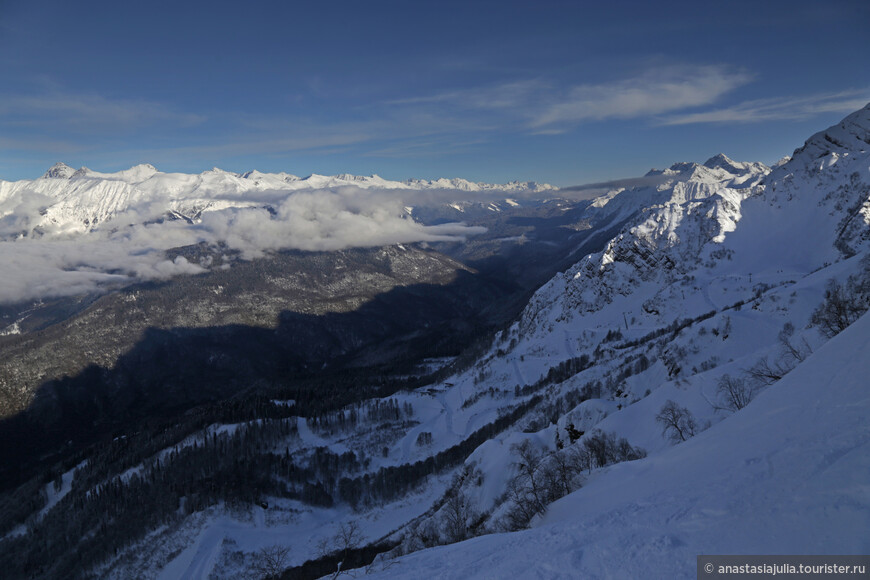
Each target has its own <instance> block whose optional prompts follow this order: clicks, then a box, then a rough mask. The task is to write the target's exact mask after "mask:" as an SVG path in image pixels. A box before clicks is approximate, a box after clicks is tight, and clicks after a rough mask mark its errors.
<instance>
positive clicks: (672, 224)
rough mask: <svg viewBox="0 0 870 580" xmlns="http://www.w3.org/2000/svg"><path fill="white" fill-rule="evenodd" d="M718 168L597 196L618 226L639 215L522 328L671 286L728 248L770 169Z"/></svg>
mask: <svg viewBox="0 0 870 580" xmlns="http://www.w3.org/2000/svg"><path fill="white" fill-rule="evenodd" d="M726 160H727V162H726ZM711 165H713V167H708V166H707V165H706V164H705V165H700V164H698V163H691V162H685V163H675V164H674V165H672V166H671V167H669V168H668V169H665V170H653V171H651V172H650V173H648V174H647V177H660V178H663V180H662V181H661V182H659V183H657V184H654V185H649V186H646V187H635V188H631V189H626V190H620V191H617V192H610V193H608V194H606V195H604V196H602V197H600V198H598V199H596V200H595V201H594V202H593V203H592V207H594V208H596V209H597V210H599V211H606V212H612V213H613V214H614V216H617V217H615V219H614V221H616V219H623V218H621V217H620V216H624V217H627V216H629V215H634V216H635V217H633V218H631V219H630V220H629V221H628V223H626V224H625V225H624V226H623V228H622V231H621V232H620V233H619V234H618V235H617V236H616V237H614V238H613V239H611V240H610V242H608V244H607V246H606V247H605V249H604V250H603V251H601V252H598V253H596V254H590V255H588V256H586V257H585V258H584V259H583V260H581V261H580V262H578V263H577V264H575V265H574V266H573V267H572V268H569V269H568V270H567V271H566V272H565V273H564V274H562V275H560V276H557V277H556V278H554V279H553V280H551V281H550V283H548V284H547V285H546V286H544V287H543V288H542V289H541V290H539V292H538V293H537V294H536V295H535V296H534V297H533V298H532V300H531V301H530V303H529V307H528V308H527V310H526V312H525V313H524V315H523V323H522V325H521V326H522V327H523V328H524V329H526V330H531V329H533V328H540V325H541V321H542V320H545V319H547V318H550V317H554V318H556V319H567V318H571V317H573V316H574V315H576V314H577V313H591V312H595V311H598V310H600V309H601V308H603V307H604V306H606V305H607V304H610V303H611V302H613V301H614V300H615V299H616V298H617V297H618V296H620V295H621V296H628V295H630V294H632V293H634V291H635V290H636V289H637V288H638V287H640V286H642V285H643V284H645V283H652V282H654V281H656V284H667V283H668V280H673V279H676V278H679V277H681V276H683V275H684V274H685V273H686V272H688V271H690V270H691V269H693V268H695V267H697V266H698V264H699V263H701V262H702V261H703V260H704V259H706V256H707V254H708V253H709V251H705V248H707V249H708V248H709V245H710V244H720V243H722V242H723V241H724V239H725V237H726V236H727V234H729V233H730V232H733V231H734V230H735V229H736V227H737V222H738V221H739V220H740V218H741V204H742V203H743V201H744V200H746V199H747V198H749V197H751V196H754V195H758V194H760V193H761V191H762V190H763V189H762V188H763V186H762V185H761V183H762V181H763V180H764V178H765V176H766V175H767V174H768V173H769V171H770V170H769V168H768V167H766V166H765V165H764V164H761V163H739V162H735V161H732V160H730V159H728V158H727V157H725V156H724V155H723V156H721V157H718V156H717V158H714V159H713V163H711ZM720 165H721V166H720ZM725 166H727V168H726V167H725ZM732 171H733V173H732ZM639 208H644V209H642V211H640V212H638V209H639ZM651 311H655V308H654V307H651ZM546 313H550V314H546ZM544 324H546V322H545V323H544Z"/></svg>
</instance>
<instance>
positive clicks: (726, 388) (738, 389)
mask: <svg viewBox="0 0 870 580" xmlns="http://www.w3.org/2000/svg"><path fill="white" fill-rule="evenodd" d="M758 389H759V387H758V384H757V383H755V381H751V380H747V379H737V378H733V377H731V376H730V375H722V377H721V378H720V379H719V383H718V386H717V389H716V391H717V393H718V395H719V406H718V407H717V409H722V410H725V411H739V410H740V409H742V408H743V407H745V406H746V405H748V404H749V403H750V402H751V401H752V399H754V398H755V395H756V394H757V393H758Z"/></svg>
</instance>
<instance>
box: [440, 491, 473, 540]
mask: <svg viewBox="0 0 870 580" xmlns="http://www.w3.org/2000/svg"><path fill="white" fill-rule="evenodd" d="M472 514H473V509H472V506H471V502H470V501H469V500H468V498H467V497H466V495H465V494H464V493H463V492H462V490H461V489H454V490H452V493H451V494H450V495H449V496H448V498H447V501H446V502H445V503H444V527H445V530H444V531H445V532H446V534H447V539H448V540H449V541H450V542H461V541H462V540H464V539H466V538H467V537H468V520H469V519H471V518H472Z"/></svg>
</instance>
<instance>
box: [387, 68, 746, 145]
mask: <svg viewBox="0 0 870 580" xmlns="http://www.w3.org/2000/svg"><path fill="white" fill-rule="evenodd" d="M752 78H753V76H752V75H751V74H750V73H748V72H746V71H744V70H742V69H736V68H733V67H726V66H669V67H657V68H653V69H650V70H647V71H645V72H644V73H642V74H640V75H636V76H633V77H630V78H625V79H622V80H618V81H613V82H609V83H597V84H586V83H581V84H569V85H565V84H559V83H556V82H555V81H551V80H546V79H528V80H521V81H515V82H510V83H503V84H499V85H496V86H491V87H476V88H470V89H466V90H457V91H449V92H443V93H439V94H435V95H429V96H419V97H414V98H408V99H399V100H393V101H390V102H389V103H390V104H392V105H395V106H404V107H409V108H413V107H417V108H425V107H432V108H436V109H441V110H447V111H451V112H453V113H454V114H459V113H460V112H463V111H465V112H467V111H479V112H485V113H487V114H489V115H494V116H502V122H501V123H500V124H497V125H496V124H493V125H495V126H496V127H498V128H499V129H508V130H514V131H517V130H519V131H531V132H533V133H535V134H538V135H554V134H560V133H563V132H565V131H567V130H569V129H570V128H572V127H574V126H576V125H579V124H581V123H584V122H590V121H605V120H609V119H635V118H645V117H647V118H651V117H653V116H655V115H661V114H663V113H669V112H673V111H681V110H685V109H688V108H692V107H698V106H703V105H710V104H713V103H715V102H716V101H718V100H719V99H720V98H721V97H722V96H723V95H725V94H727V93H729V92H731V91H733V90H735V89H736V88H738V87H740V86H743V85H745V84H747V83H749V82H751V81H752Z"/></svg>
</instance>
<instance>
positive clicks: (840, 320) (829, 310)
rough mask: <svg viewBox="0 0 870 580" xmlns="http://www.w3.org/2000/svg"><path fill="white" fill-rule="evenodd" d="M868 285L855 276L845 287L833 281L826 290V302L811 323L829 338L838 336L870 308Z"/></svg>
mask: <svg viewBox="0 0 870 580" xmlns="http://www.w3.org/2000/svg"><path fill="white" fill-rule="evenodd" d="M868 279H870V277H868ZM868 285H870V283H868V282H867V281H866V280H864V279H860V278H857V277H855V276H851V277H849V281H848V283H847V284H846V285H845V286H843V285H841V284H840V283H838V282H837V281H835V280H831V281H830V282H829V283H828V288H827V290H825V301H824V302H822V305H821V306H819V308H818V309H817V310H816V311H815V312H813V315H812V317H811V318H810V321H811V322H812V323H813V324H814V325H816V326H818V327H819V330H820V331H821V333H822V334H824V335H825V336H827V337H828V338H832V337H834V336H836V335H837V334H839V333H840V332H842V331H843V330H845V329H846V327H847V326H849V325H850V324H852V323H853V322H855V321H856V320H858V319H859V318H860V317H861V315H862V314H864V312H866V311H867V308H868V306H870V304H868V302H870V288H868V287H867V286H868Z"/></svg>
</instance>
